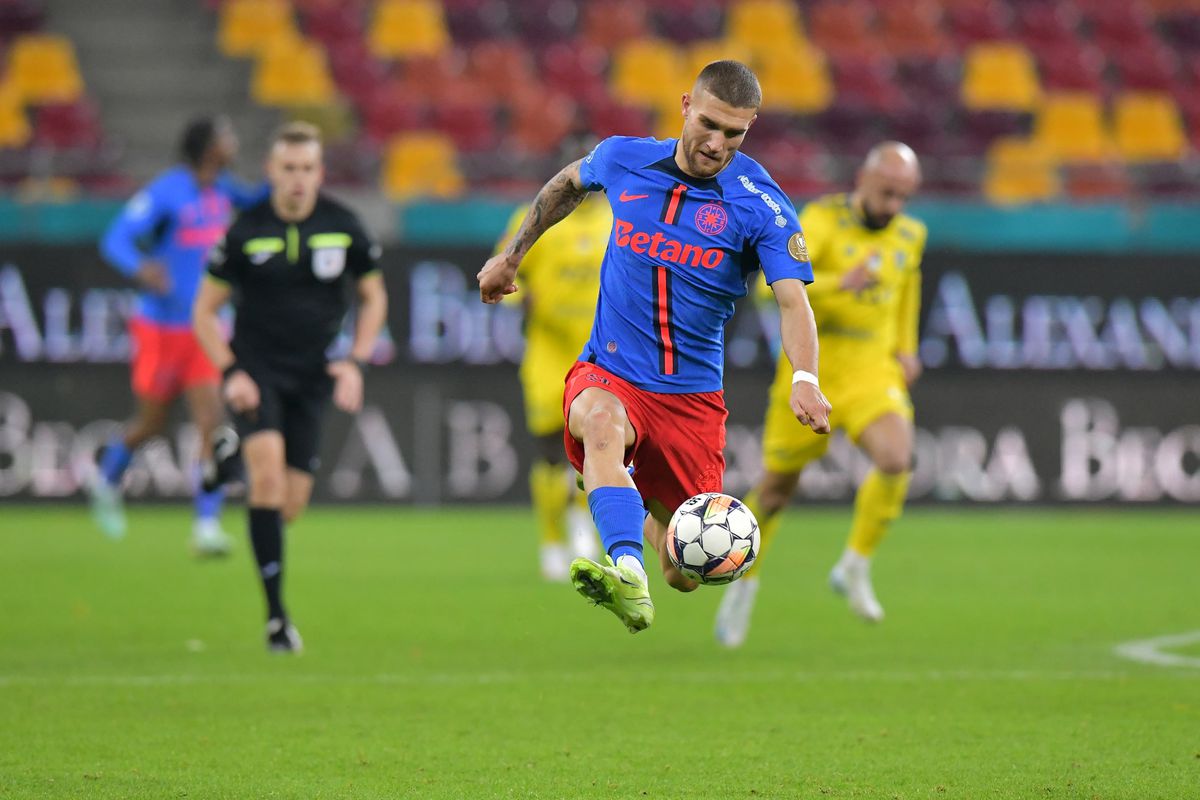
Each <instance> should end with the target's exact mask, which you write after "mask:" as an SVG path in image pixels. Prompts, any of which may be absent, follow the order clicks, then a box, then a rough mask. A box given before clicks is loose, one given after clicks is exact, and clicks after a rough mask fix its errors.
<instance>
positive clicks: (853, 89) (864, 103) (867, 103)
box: [834, 56, 909, 113]
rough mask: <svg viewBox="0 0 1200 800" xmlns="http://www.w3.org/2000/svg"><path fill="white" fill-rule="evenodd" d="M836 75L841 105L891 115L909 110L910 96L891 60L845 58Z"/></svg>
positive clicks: (840, 63) (880, 58)
mask: <svg viewBox="0 0 1200 800" xmlns="http://www.w3.org/2000/svg"><path fill="white" fill-rule="evenodd" d="M834 72H835V74H836V76H837V97H836V98H835V100H834V104H835V105H837V106H840V107H843V108H845V107H856V108H865V109H870V110H873V111H884V112H889V113H891V112H896V111H900V110H902V109H905V108H908V107H909V101H908V98H907V96H906V95H905V94H904V93H903V92H901V91H900V87H899V86H898V85H897V84H896V62H895V61H894V60H892V59H891V58H888V57H886V56H876V57H874V58H867V59H845V60H842V61H840V62H838V64H837V66H836V68H835V70H834Z"/></svg>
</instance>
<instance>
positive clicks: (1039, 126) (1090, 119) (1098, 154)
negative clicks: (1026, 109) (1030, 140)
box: [1034, 92, 1113, 164]
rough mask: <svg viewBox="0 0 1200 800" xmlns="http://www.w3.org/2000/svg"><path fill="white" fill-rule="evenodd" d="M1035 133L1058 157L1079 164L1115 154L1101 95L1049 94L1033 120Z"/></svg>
mask: <svg viewBox="0 0 1200 800" xmlns="http://www.w3.org/2000/svg"><path fill="white" fill-rule="evenodd" d="M1034 136H1035V138H1036V139H1037V140H1038V141H1039V142H1041V144H1043V145H1045V147H1046V148H1047V149H1048V150H1049V151H1050V153H1051V154H1052V155H1053V156H1054V157H1055V158H1057V159H1058V160H1059V161H1063V162H1066V163H1071V164H1077V163H1080V162H1085V161H1103V160H1104V159H1106V158H1108V157H1110V156H1111V155H1112V149H1113V148H1112V139H1111V137H1109V135H1108V131H1107V130H1106V129H1105V125H1104V108H1103V106H1102V105H1101V103H1100V98H1098V97H1097V96H1095V95H1093V94H1091V93H1088V92H1063V93H1059V94H1051V95H1047V96H1046V99H1045V101H1044V102H1043V103H1042V107H1041V109H1040V110H1039V111H1038V114H1037V119H1036V121H1035V123H1034Z"/></svg>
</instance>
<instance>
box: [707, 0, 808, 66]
mask: <svg viewBox="0 0 1200 800" xmlns="http://www.w3.org/2000/svg"><path fill="white" fill-rule="evenodd" d="M725 38H726V39H727V40H729V41H730V42H731V43H733V44H734V45H735V46H737V47H739V48H741V49H743V50H747V51H749V52H751V53H755V54H762V55H764V56H765V55H774V54H776V53H781V52H786V51H787V50H790V49H791V48H792V47H795V46H799V45H801V44H802V43H803V42H804V23H803V21H802V20H801V18H800V14H799V12H798V11H797V9H796V4H795V3H792V2H789V0H732V2H730V4H729V6H728V8H726V11H725Z"/></svg>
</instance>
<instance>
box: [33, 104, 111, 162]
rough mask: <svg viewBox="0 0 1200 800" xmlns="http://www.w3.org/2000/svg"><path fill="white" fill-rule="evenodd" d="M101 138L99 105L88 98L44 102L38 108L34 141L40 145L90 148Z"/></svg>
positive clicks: (97, 144) (75, 148)
mask: <svg viewBox="0 0 1200 800" xmlns="http://www.w3.org/2000/svg"><path fill="white" fill-rule="evenodd" d="M102 140H103V135H102V133H101V126H100V112H99V109H97V108H96V105H95V104H94V103H92V102H91V101H90V100H88V99H87V98H84V99H81V100H78V101H76V102H74V103H55V104H48V105H43V106H41V107H40V108H38V110H37V123H36V125H35V126H34V143H35V144H37V145H39V146H42V147H49V148H51V149H55V150H87V151H93V150H96V149H97V148H98V147H100V144H101V142H102Z"/></svg>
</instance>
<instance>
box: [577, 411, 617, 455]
mask: <svg viewBox="0 0 1200 800" xmlns="http://www.w3.org/2000/svg"><path fill="white" fill-rule="evenodd" d="M624 433H625V426H624V423H623V421H622V420H621V419H620V418H619V417H618V416H617V414H616V413H614V412H613V410H612V409H611V408H608V407H607V406H604V405H596V406H593V407H592V408H591V409H590V410H589V411H588V412H587V415H586V416H584V418H583V442H584V445H585V446H586V445H589V444H600V443H602V442H609V441H613V440H615V441H617V442H623V441H624V438H625V437H624ZM618 452H619V451H618Z"/></svg>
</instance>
